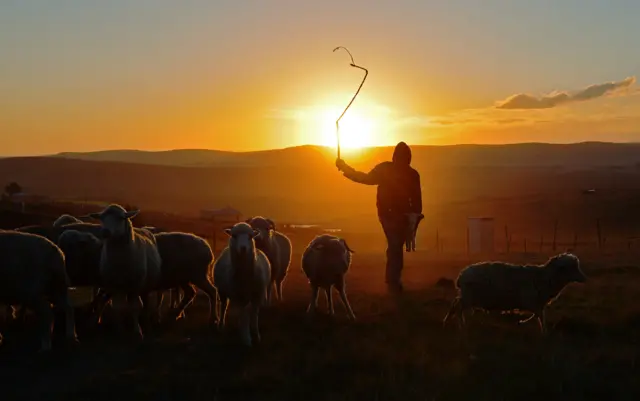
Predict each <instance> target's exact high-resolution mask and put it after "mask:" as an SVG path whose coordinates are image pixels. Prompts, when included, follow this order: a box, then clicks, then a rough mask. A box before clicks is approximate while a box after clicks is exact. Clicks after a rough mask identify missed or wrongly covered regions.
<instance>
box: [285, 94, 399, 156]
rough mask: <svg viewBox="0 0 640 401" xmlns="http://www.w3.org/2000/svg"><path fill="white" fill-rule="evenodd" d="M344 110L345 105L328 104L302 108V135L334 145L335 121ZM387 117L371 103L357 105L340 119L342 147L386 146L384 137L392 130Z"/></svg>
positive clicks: (354, 148) (300, 112) (309, 140)
mask: <svg viewBox="0 0 640 401" xmlns="http://www.w3.org/2000/svg"><path fill="white" fill-rule="evenodd" d="M332 103H333V102H332ZM336 103H337V102H336ZM343 110H344V106H339V105H326V103H325V105H321V106H320V105H319V106H313V107H310V108H305V109H304V110H299V114H298V118H300V120H302V121H301V122H302V125H301V131H302V132H301V135H303V136H304V137H305V139H306V141H308V142H312V143H316V144H318V145H322V146H328V147H332V148H335V147H336V145H337V138H336V120H337V118H338V117H339V116H340V114H341V113H342V112H343ZM388 120H389V117H388V115H387V114H386V113H385V112H382V111H379V110H377V109H376V107H374V106H372V105H368V104H366V103H365V104H359V105H358V106H355V105H354V106H353V107H351V108H349V110H347V112H346V114H345V115H344V117H342V119H341V120H340V147H341V148H342V149H345V150H358V149H361V148H366V147H371V146H381V145H383V144H384V142H385V141H384V138H383V136H384V135H386V136H388V135H390V134H392V133H391V132H389V131H390V129H389V128H390V124H389V121H388Z"/></svg>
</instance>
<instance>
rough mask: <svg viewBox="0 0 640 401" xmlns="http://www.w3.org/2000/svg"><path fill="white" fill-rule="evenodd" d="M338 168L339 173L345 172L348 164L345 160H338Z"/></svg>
mask: <svg viewBox="0 0 640 401" xmlns="http://www.w3.org/2000/svg"><path fill="white" fill-rule="evenodd" d="M336 167H337V168H338V171H344V170H345V167H347V163H345V161H344V160H342V159H340V158H337V159H336Z"/></svg>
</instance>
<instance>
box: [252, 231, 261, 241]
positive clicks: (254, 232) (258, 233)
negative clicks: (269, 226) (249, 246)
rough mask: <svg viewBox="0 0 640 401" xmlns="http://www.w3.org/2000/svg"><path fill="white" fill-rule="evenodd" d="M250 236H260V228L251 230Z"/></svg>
mask: <svg viewBox="0 0 640 401" xmlns="http://www.w3.org/2000/svg"><path fill="white" fill-rule="evenodd" d="M251 237H252V238H254V239H256V238H260V230H253V235H252V236H251Z"/></svg>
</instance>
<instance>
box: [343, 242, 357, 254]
mask: <svg viewBox="0 0 640 401" xmlns="http://www.w3.org/2000/svg"><path fill="white" fill-rule="evenodd" d="M340 242H342V245H344V247H345V248H347V251H349V252H351V253H355V251H354V250H353V249H351V248H349V245H347V241H346V240H345V239H340Z"/></svg>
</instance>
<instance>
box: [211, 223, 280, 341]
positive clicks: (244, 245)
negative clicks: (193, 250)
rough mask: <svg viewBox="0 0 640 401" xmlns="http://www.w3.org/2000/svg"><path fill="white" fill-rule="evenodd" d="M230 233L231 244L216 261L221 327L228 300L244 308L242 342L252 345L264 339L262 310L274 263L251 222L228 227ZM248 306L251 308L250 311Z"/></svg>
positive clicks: (223, 322) (241, 321) (241, 312)
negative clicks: (258, 242)
mask: <svg viewBox="0 0 640 401" xmlns="http://www.w3.org/2000/svg"><path fill="white" fill-rule="evenodd" d="M224 231H225V233H226V234H227V235H228V236H229V245H228V246H227V247H225V248H224V249H223V250H222V253H221V254H220V256H219V257H218V259H217V260H216V261H215V263H214V265H213V277H214V284H215V286H216V287H217V289H218V296H219V297H220V318H219V320H218V327H219V328H222V327H224V326H225V324H226V314H227V307H228V305H227V303H228V301H229V302H230V304H231V307H233V308H237V309H239V310H240V336H241V339H242V342H243V343H244V344H245V345H247V346H251V344H252V338H251V337H252V336H251V335H252V334H253V337H254V338H253V341H254V342H256V343H258V342H260V330H259V328H258V313H259V311H260V306H261V305H262V304H263V303H264V302H265V301H266V296H267V287H268V285H269V283H270V282H271V264H270V263H269V259H268V258H267V255H266V254H265V253H264V252H262V251H261V250H259V249H257V247H256V244H255V238H256V237H259V236H260V232H259V231H258V230H254V229H253V228H251V226H250V225H249V224H247V223H237V224H235V225H234V226H233V227H232V228H227V229H225V230H224ZM247 306H249V307H250V308H249V309H250V311H249V313H247Z"/></svg>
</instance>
